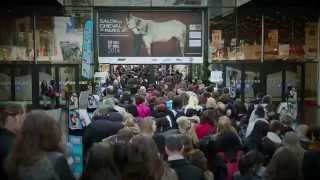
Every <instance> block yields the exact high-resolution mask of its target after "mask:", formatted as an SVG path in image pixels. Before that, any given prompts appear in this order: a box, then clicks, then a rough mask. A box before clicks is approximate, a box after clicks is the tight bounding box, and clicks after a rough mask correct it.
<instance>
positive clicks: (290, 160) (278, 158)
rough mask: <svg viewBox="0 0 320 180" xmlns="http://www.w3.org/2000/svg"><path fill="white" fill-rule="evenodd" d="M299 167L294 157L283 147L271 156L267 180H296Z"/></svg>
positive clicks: (299, 170)
mask: <svg viewBox="0 0 320 180" xmlns="http://www.w3.org/2000/svg"><path fill="white" fill-rule="evenodd" d="M300 168H301V166H300V163H299V160H298V158H297V157H296V155H295V154H294V153H293V152H292V151H290V150H289V149H287V148H285V147H281V148H279V149H278V150H277V151H276V152H275V154H274V155H273V157H272V159H271V161H270V163H269V165H268V167H267V170H266V179H267V180H298V179H300V178H299V177H300V176H299V174H300V172H301V169H300Z"/></svg>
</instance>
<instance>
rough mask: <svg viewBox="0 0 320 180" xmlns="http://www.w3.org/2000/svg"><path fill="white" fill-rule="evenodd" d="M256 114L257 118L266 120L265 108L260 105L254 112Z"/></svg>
mask: <svg viewBox="0 0 320 180" xmlns="http://www.w3.org/2000/svg"><path fill="white" fill-rule="evenodd" d="M254 114H255V115H256V117H257V118H265V116H266V115H265V111H264V108H263V106H261V105H259V106H258V107H257V109H256V111H255V112H254Z"/></svg>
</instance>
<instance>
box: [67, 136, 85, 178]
mask: <svg viewBox="0 0 320 180" xmlns="http://www.w3.org/2000/svg"><path fill="white" fill-rule="evenodd" d="M68 162H69V165H70V167H71V170H72V172H73V174H74V176H75V177H76V178H77V179H79V178H80V177H81V175H82V172H83V149H82V137H81V136H73V135H70V136H69V158H68Z"/></svg>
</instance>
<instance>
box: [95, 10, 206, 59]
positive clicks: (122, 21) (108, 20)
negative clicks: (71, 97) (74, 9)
mask: <svg viewBox="0 0 320 180" xmlns="http://www.w3.org/2000/svg"><path fill="white" fill-rule="evenodd" d="M96 31H97V38H96V39H97V41H98V42H97V45H98V56H99V63H107V64H196V63H202V62H203V35H204V28H203V14H202V11H178V12H177V11H152V12H142V11H132V12H129V11H118V12H106V11H103V10H100V11H99V12H98V13H97V24H96Z"/></svg>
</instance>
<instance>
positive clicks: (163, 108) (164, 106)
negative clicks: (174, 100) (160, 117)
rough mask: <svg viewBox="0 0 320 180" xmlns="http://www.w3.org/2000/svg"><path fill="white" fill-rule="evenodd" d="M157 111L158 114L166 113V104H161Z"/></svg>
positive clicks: (156, 108)
mask: <svg viewBox="0 0 320 180" xmlns="http://www.w3.org/2000/svg"><path fill="white" fill-rule="evenodd" d="M155 110H156V112H166V111H167V107H166V105H165V104H164V103H160V104H158V105H156V107H155Z"/></svg>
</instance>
